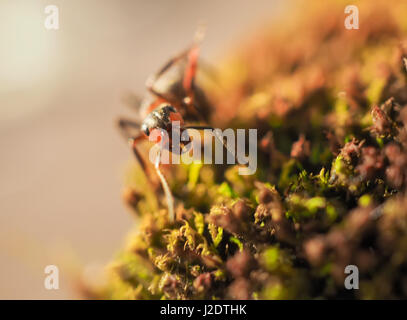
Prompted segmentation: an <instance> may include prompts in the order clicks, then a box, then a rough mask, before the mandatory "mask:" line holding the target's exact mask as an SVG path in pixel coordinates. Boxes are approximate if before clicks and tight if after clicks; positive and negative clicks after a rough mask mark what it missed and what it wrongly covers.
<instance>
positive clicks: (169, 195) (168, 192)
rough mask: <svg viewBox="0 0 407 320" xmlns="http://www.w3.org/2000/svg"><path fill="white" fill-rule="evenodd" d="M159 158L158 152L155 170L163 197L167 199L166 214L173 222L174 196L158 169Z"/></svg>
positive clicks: (159, 153)
mask: <svg viewBox="0 0 407 320" xmlns="http://www.w3.org/2000/svg"><path fill="white" fill-rule="evenodd" d="M160 159H161V152H158V155H157V158H156V161H155V170H156V171H157V175H158V177H159V178H160V180H161V184H162V186H163V189H164V193H165V197H166V200H167V206H168V215H169V219H170V222H174V219H175V213H174V197H173V196H172V193H171V190H170V187H169V186H168V182H167V180H166V179H165V177H164V175H163V174H162V172H161V170H160Z"/></svg>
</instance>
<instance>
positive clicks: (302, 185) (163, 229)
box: [101, 1, 407, 299]
mask: <svg viewBox="0 0 407 320" xmlns="http://www.w3.org/2000/svg"><path fill="white" fill-rule="evenodd" d="M358 6H359V8H360V10H359V11H360V12H366V13H369V14H363V15H361V16H360V19H361V21H360V25H361V26H363V28H361V30H353V31H348V30H346V29H345V28H344V27H343V8H341V7H340V6H338V7H336V6H334V5H333V6H332V8H331V9H328V8H326V7H323V8H318V10H314V9H309V11H308V12H302V16H301V17H299V18H297V19H295V21H296V22H295V23H297V24H301V28H298V27H297V28H295V29H294V31H287V32H285V33H283V34H270V32H269V30H268V29H267V30H265V31H264V32H263V33H261V32H260V33H259V34H258V35H257V36H256V37H255V39H253V40H251V41H248V42H247V43H246V44H245V45H244V48H242V49H240V50H239V49H238V50H235V52H234V54H233V56H232V57H230V58H228V59H227V60H226V62H225V63H223V64H221V65H219V74H218V76H217V83H218V85H219V88H221V89H219V88H217V89H215V88H211V84H207V85H206V86H205V91H206V92H207V94H208V96H209V98H210V100H211V101H212V103H213V106H214V109H213V114H212V115H211V116H212V118H213V122H214V123H213V124H214V125H215V126H219V127H223V128H225V127H244V128H253V127H256V128H258V135H259V137H258V138H259V151H258V170H257V172H256V174H255V175H252V176H242V175H239V174H238V167H237V166H215V165H212V166H210V165H204V164H202V163H194V164H191V165H189V166H184V165H180V166H172V167H171V168H167V169H166V170H164V174H165V175H166V176H167V177H168V180H169V183H170V185H171V188H172V191H173V193H174V195H175V198H176V204H177V209H176V211H177V212H176V216H177V218H176V221H175V222H173V223H171V222H170V221H169V219H168V214H167V212H166V207H165V202H164V201H163V199H164V198H163V196H162V194H161V193H160V191H159V190H158V191H156V192H154V190H152V189H151V188H147V187H144V186H146V185H147V184H146V179H145V177H144V175H143V173H142V172H141V171H140V170H139V169H138V167H137V166H134V167H132V168H131V169H130V170H129V173H128V175H127V176H126V180H127V181H126V185H127V187H128V190H127V191H126V197H125V199H126V201H127V202H128V203H129V204H131V206H132V208H133V209H134V211H135V212H136V213H137V215H138V216H139V217H140V218H139V222H138V225H137V232H136V233H133V234H131V235H130V236H129V238H128V241H127V245H126V248H124V249H123V251H122V253H121V254H120V255H119V256H118V257H117V258H116V259H115V261H114V262H112V264H111V266H110V268H109V270H110V281H109V284H108V286H107V288H104V290H103V291H102V293H101V297H103V298H128V299H226V298H248V299H296V298H297V299H302V298H358V299H371V298H406V297H407V288H405V286H403V285H400V284H401V283H405V281H406V274H405V270H406V266H407V228H406V226H407V215H406V213H405V212H406V211H405V208H406V206H407V203H406V202H407V200H406V199H407V198H406V197H405V196H404V194H405V192H406V189H405V188H406V182H407V156H406V154H407V153H406V147H407V134H406V131H405V130H406V129H405V124H406V121H407V116H406V115H407V113H406V110H405V107H404V106H405V105H407V96H406V94H405V92H407V82H406V80H407V77H406V71H405V68H404V66H403V64H402V57H406V56H407V49H406V48H403V46H398V45H397V43H398V39H399V38H400V36H401V35H402V36H404V37H405V36H406V35H405V34H403V32H405V30H406V29H405V28H404V29H403V28H402V27H399V26H398V24H397V23H398V22H397V21H399V23H402V21H403V20H402V19H400V16H399V15H400V14H399V12H398V9H397V8H398V7H399V6H400V7H401V6H402V2H401V1H400V2H398V1H396V2H395V3H394V5H392V6H391V7H390V6H388V5H386V3H384V4H383V3H382V4H380V3H379V4H377V3H376V2H375V4H374V5H373V4H371V2H368V1H366V2H363V1H362V2H360V4H358ZM362 29H363V30H362ZM273 30H274V29H273ZM287 30H290V28H287ZM292 32H293V33H292ZM287 39H289V40H288V41H287ZM339 92H341V94H339V95H338V93H339ZM390 98H391V99H390ZM389 99H390V100H389ZM375 105H377V108H376V109H375ZM372 111H374V112H372ZM216 121H218V122H216ZM328 133H329V134H328ZM301 135H303V136H301ZM299 137H303V138H304V137H305V138H304V140H303V141H302V142H301V140H299ZM301 143H303V145H302V146H303V148H302V149H301V148H300V147H301ZM307 143H308V144H309V148H308V149H307V147H306V144H307ZM295 145H296V147H297V150H294V149H295V148H294V146H295ZM185 186H186V187H185ZM129 190H130V191H129ZM348 264H355V265H357V266H358V267H359V271H360V290H358V291H357V292H354V291H353V292H349V291H347V290H345V289H344V285H343V281H344V277H345V274H344V267H345V266H346V265H348Z"/></svg>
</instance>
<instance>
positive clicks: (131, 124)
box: [117, 118, 140, 139]
mask: <svg viewBox="0 0 407 320" xmlns="http://www.w3.org/2000/svg"><path fill="white" fill-rule="evenodd" d="M117 125H118V126H119V128H120V132H121V133H122V135H123V136H124V138H125V139H130V138H131V137H132V136H133V135H132V134H131V132H130V129H133V130H136V131H137V132H140V123H139V122H138V121H134V120H128V119H123V118H120V119H119V120H118V121H117Z"/></svg>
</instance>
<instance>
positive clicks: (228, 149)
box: [184, 126, 239, 164]
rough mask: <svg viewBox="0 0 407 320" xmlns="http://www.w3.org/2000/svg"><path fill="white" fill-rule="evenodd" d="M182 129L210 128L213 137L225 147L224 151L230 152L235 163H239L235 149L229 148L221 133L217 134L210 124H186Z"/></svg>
mask: <svg viewBox="0 0 407 320" xmlns="http://www.w3.org/2000/svg"><path fill="white" fill-rule="evenodd" d="M184 129H186V130H187V129H196V130H205V129H210V130H212V132H213V135H214V136H215V138H216V139H218V140H219V141H220V142H221V143H222V145H223V147H224V148H225V149H226V151H227V152H228V153H230V154H231V155H232V156H233V157H234V158H235V163H236V164H237V163H239V162H238V159H237V156H236V152H235V150H231V149H230V148H229V146H228V145H227V144H226V143H225V141H224V140H223V136H222V135H219V134H218V132H217V131H216V130H215V128H213V127H211V126H186V127H184Z"/></svg>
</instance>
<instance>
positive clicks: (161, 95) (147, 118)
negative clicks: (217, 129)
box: [119, 30, 223, 221]
mask: <svg viewBox="0 0 407 320" xmlns="http://www.w3.org/2000/svg"><path fill="white" fill-rule="evenodd" d="M202 38H203V32H202V30H198V32H197V33H196V35H195V39H194V42H193V44H192V46H191V47H190V48H188V49H187V50H185V51H183V52H182V53H181V54H179V55H177V56H175V57H174V58H172V59H171V60H169V61H168V62H167V63H166V64H165V65H164V66H163V67H162V68H161V69H160V70H159V71H158V72H157V73H156V74H155V75H153V76H152V77H150V78H149V79H148V81H147V84H146V85H147V89H148V91H149V93H150V94H149V95H148V96H147V97H146V98H145V99H144V100H143V101H142V102H141V105H140V113H141V114H140V116H141V117H142V119H144V120H143V121H142V122H141V123H140V121H133V120H128V119H119V127H120V129H121V130H122V132H123V134H124V135H125V137H126V138H127V139H128V141H129V144H130V146H131V148H132V150H133V153H134V155H135V157H136V158H137V160H138V161H139V163H140V165H141V167H142V169H143V171H144V172H145V173H146V175H147V178H148V179H151V175H150V174H149V173H148V166H147V164H146V163H145V161H144V159H143V157H142V156H141V154H140V152H139V150H138V149H137V145H138V143H139V142H140V141H142V140H144V139H146V138H147V139H148V138H149V137H150V135H152V133H153V132H154V131H155V130H157V131H161V130H164V131H165V132H168V133H170V132H171V131H172V126H173V122H174V121H177V122H178V123H179V125H180V130H181V131H184V130H187V129H198V130H203V129H213V128H212V127H210V126H185V122H184V119H186V120H198V121H201V122H207V120H208V116H209V114H210V112H209V110H210V105H209V103H208V101H207V100H206V98H205V95H204V93H203V91H202V90H201V89H200V88H199V87H198V86H197V85H196V84H195V76H196V72H197V63H198V56H199V49H200V48H199V45H200V42H201V40H202ZM130 128H133V129H136V130H137V131H138V133H137V134H136V135H131V134H130V131H129V129H130ZM154 133H157V132H154ZM158 137H160V133H159V134H158ZM156 142H157V141H156ZM222 143H223V140H222ZM167 145H171V144H170V143H167ZM168 150H169V151H171V150H170V149H168ZM160 157H161V153H159V154H158V155H157V158H156V161H155V166H154V167H155V169H156V172H157V174H158V177H159V178H160V181H161V184H162V187H163V189H164V193H165V195H166V199H167V204H168V212H169V217H170V221H174V199H173V196H172V193H171V191H170V188H169V186H168V183H167V180H166V179H165V177H164V175H163V174H162V172H161V170H160ZM150 182H151V180H150Z"/></svg>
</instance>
